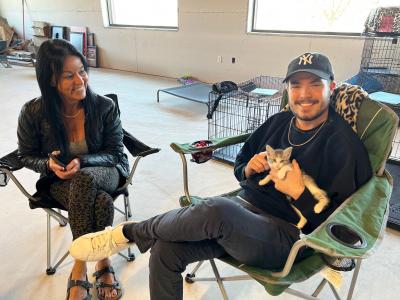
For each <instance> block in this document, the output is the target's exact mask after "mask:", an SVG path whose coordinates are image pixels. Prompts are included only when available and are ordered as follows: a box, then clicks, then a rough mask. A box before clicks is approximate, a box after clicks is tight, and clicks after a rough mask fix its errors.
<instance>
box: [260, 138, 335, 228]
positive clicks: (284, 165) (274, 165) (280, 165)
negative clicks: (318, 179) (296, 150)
mask: <svg viewBox="0 0 400 300" xmlns="http://www.w3.org/2000/svg"><path fill="white" fill-rule="evenodd" d="M266 149H267V160H268V164H269V166H270V168H271V169H275V170H277V171H278V177H279V178H280V179H284V178H285V177H286V173H287V172H289V171H291V170H292V164H291V162H290V160H289V158H290V155H291V154H292V149H293V148H292V147H288V148H286V149H285V150H282V149H273V148H272V147H271V146H269V145H267V146H266ZM302 176H303V181H304V185H305V187H306V188H307V189H308V190H309V191H310V193H311V195H313V196H314V198H315V199H316V200H317V202H318V203H317V204H316V205H315V206H314V212H315V213H316V214H319V213H320V212H321V211H322V210H323V209H324V208H325V207H326V206H327V205H328V204H329V198H328V196H327V195H326V192H325V191H324V190H322V189H320V188H319V187H318V186H317V184H316V183H315V181H314V179H312V178H311V177H310V176H309V175H307V174H305V173H304V172H302ZM270 180H271V176H270V175H269V174H268V175H267V176H266V177H265V178H263V179H261V180H260V181H259V183H258V184H259V185H266V184H267V183H268V182H269V181H270ZM287 198H288V199H289V196H287ZM291 206H292V208H293V209H294V211H295V212H296V213H297V214H298V216H299V217H300V221H299V223H297V225H296V226H297V228H300V229H301V228H303V227H304V225H306V223H307V219H306V218H305V217H304V216H303V215H302V214H301V212H300V211H299V210H298V209H297V208H296V207H295V206H294V205H291Z"/></svg>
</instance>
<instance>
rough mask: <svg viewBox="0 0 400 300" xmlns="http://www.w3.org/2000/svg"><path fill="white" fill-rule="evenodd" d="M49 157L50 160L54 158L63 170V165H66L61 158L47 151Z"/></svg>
mask: <svg viewBox="0 0 400 300" xmlns="http://www.w3.org/2000/svg"><path fill="white" fill-rule="evenodd" d="M49 158H51V159H52V160H54V161H55V162H56V164H57V165H59V166H61V167H63V168H64V171H65V167H66V166H67V165H66V164H65V163H63V162H62V161H61V160H59V159H58V158H57V157H56V156H55V155H53V154H51V153H49Z"/></svg>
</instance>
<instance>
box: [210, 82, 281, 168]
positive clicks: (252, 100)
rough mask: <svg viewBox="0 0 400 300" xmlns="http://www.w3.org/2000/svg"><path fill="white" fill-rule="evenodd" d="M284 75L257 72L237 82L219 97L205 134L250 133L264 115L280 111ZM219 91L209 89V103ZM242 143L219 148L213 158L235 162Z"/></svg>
mask: <svg viewBox="0 0 400 300" xmlns="http://www.w3.org/2000/svg"><path fill="white" fill-rule="evenodd" d="M282 81H283V78H279V77H271V76H259V77H255V78H253V79H250V80H248V81H245V82H242V83H240V84H238V87H239V90H237V91H233V92H230V93H227V94H225V95H223V96H222V98H221V99H220V100H219V103H218V106H217V108H216V110H215V111H214V112H213V115H212V118H211V119H209V121H208V138H209V139H211V138H222V137H227V136H233V135H238V134H243V133H251V132H253V131H254V130H255V129H256V128H257V127H259V126H260V125H261V124H262V123H264V121H265V120H266V119H268V118H269V117H270V116H272V115H273V114H275V113H277V112H279V111H280V108H281V100H282V93H283V89H284V85H283V83H282ZM218 97H219V94H217V93H214V92H210V97H209V101H210V105H209V107H212V106H213V104H214V103H215V101H216V100H217V99H218ZM242 145H243V144H238V145H233V146H228V147H224V148H222V149H218V150H216V151H215V152H214V153H213V157H214V158H215V159H219V160H223V161H226V162H228V163H234V161H235V158H236V156H237V154H238V152H239V150H240V149H241V147H242Z"/></svg>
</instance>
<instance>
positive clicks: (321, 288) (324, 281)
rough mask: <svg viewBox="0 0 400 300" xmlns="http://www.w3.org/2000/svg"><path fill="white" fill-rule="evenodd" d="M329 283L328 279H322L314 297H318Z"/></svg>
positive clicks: (313, 294)
mask: <svg viewBox="0 0 400 300" xmlns="http://www.w3.org/2000/svg"><path fill="white" fill-rule="evenodd" d="M327 282H328V281H327V280H326V279H322V280H321V282H320V283H319V284H318V286H317V288H316V289H315V291H314V293H312V296H314V297H318V295H319V293H321V291H322V290H323V288H324V286H325V284H326V283H327Z"/></svg>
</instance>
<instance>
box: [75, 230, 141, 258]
mask: <svg viewBox="0 0 400 300" xmlns="http://www.w3.org/2000/svg"><path fill="white" fill-rule="evenodd" d="M131 223H136V222H124V223H121V224H119V225H117V226H116V227H114V228H112V227H111V226H109V227H107V228H106V229H104V230H103V231H98V232H93V233H88V234H85V235H82V236H80V237H79V238H77V239H76V240H75V241H73V242H72V245H71V247H70V248H69V253H70V254H71V256H72V257H73V258H75V259H78V260H82V261H99V260H102V259H104V258H107V257H109V256H111V255H113V254H116V253H118V252H120V251H122V250H124V249H126V248H128V247H129V246H131V245H132V243H131V242H129V240H128V239H127V238H126V237H125V236H124V234H123V232H122V228H123V226H124V225H127V224H131Z"/></svg>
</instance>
